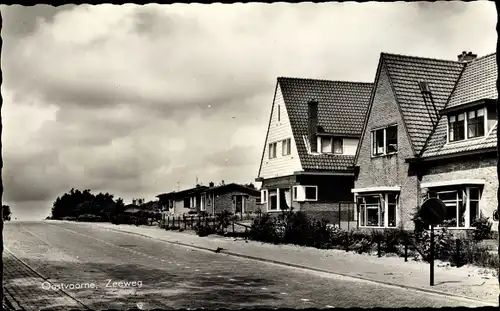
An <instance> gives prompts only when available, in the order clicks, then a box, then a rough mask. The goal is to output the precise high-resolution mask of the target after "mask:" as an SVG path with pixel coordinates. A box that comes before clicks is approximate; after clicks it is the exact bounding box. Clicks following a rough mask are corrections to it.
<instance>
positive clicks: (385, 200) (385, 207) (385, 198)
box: [354, 192, 400, 229]
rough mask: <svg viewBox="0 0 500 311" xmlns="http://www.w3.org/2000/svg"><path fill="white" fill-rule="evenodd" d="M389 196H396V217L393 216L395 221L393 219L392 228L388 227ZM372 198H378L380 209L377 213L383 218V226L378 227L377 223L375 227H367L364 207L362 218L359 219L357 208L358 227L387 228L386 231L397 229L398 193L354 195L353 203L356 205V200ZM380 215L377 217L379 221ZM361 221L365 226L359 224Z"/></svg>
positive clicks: (366, 214) (359, 214)
mask: <svg viewBox="0 0 500 311" xmlns="http://www.w3.org/2000/svg"><path fill="white" fill-rule="evenodd" d="M389 194H394V195H396V210H395V212H396V215H395V219H394V222H395V226H394V227H392V226H391V227H389ZM373 196H378V197H379V198H380V205H382V208H380V209H379V211H381V212H382V213H383V216H384V225H383V226H381V225H380V221H379V223H378V225H377V226H368V225H366V223H367V216H368V212H367V209H366V206H365V209H364V214H365V215H364V217H363V218H361V208H359V211H358V213H357V214H358V217H357V218H358V223H359V227H360V228H387V229H394V228H397V227H398V223H399V207H400V200H399V197H400V192H376V193H364V194H356V195H355V198H354V200H355V202H356V204H357V202H358V198H363V197H373ZM380 218H381V217H380V215H379V219H380ZM361 219H363V220H364V222H365V224H361Z"/></svg>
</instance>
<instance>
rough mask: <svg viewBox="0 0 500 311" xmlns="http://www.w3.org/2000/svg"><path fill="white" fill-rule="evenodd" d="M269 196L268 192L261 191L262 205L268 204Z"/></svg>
mask: <svg viewBox="0 0 500 311" xmlns="http://www.w3.org/2000/svg"><path fill="white" fill-rule="evenodd" d="M267 195H268V193H267V190H261V191H260V202H261V203H262V204H264V203H267Z"/></svg>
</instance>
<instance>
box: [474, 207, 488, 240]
mask: <svg viewBox="0 0 500 311" xmlns="http://www.w3.org/2000/svg"><path fill="white" fill-rule="evenodd" d="M471 225H472V226H473V227H474V228H475V229H474V230H473V232H472V235H473V238H474V240H476V241H481V240H486V239H491V237H492V232H491V226H492V225H493V224H492V223H491V222H490V220H489V217H484V215H483V214H482V213H481V215H480V216H479V218H476V219H475V220H474V221H473V222H472V224H471Z"/></svg>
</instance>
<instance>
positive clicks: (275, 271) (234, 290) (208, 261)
mask: <svg viewBox="0 0 500 311" xmlns="http://www.w3.org/2000/svg"><path fill="white" fill-rule="evenodd" d="M4 236H5V238H4V239H5V246H6V248H7V249H8V250H9V251H11V252H12V253H13V254H14V255H15V256H16V257H18V258H19V259H21V260H22V261H23V262H25V263H26V264H28V265H29V266H30V267H32V268H33V269H34V270H36V271H37V272H39V273H40V274H41V275H43V276H45V277H48V278H49V280H50V282H51V283H52V284H59V286H61V287H63V288H64V291H66V292H67V293H68V294H69V295H71V296H72V297H74V298H75V299H77V300H78V301H80V302H81V303H83V304H84V305H85V306H87V307H89V308H91V309H95V310H99V309H109V308H116V309H128V308H137V307H140V308H146V309H153V308H162V309H177V308H201V307H204V308H207V309H212V308H252V307H269V308H276V307H283V308H330V307H337V308H338V307H386V308H389V307H390V308H399V307H444V306H477V302H472V301H466V300H461V299H457V298H452V297H445V296H440V295H435V294H429V293H424V292H420V291H416V290H409V289H402V288H396V287H389V286H385V285H379V284H376V283H371V282H365V281H360V280H353V279H347V278H344V277H336V276H331V275H327V274H320V273H316V272H307V271H304V270H298V269H294V268H288V267H282V266H278V265H274V264H267V263H262V262H257V261H253V260H247V259H243V258H237V257H232V256H229V255H225V254H220V253H215V252H207V251H199V250H194V249H190V248H186V247H182V246H178V245H172V244H169V243H166V242H162V241H157V240H154V239H149V238H145V237H141V236H137V235H131V234H128V233H123V232H117V231H113V230H109V229H104V228H94V227H90V226H87V225H82V224H78V223H54V222H51V223H48V222H10V223H7V224H6V225H5V231H4ZM353 269H355V267H353ZM9 281H12V280H7V282H9ZM120 281H121V283H120ZM92 284H93V285H94V287H92ZM42 286H44V289H43V290H47V291H50V290H51V289H50V288H48V285H47V284H40V288H41V287H42Z"/></svg>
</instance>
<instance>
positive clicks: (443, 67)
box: [381, 53, 464, 154]
mask: <svg viewBox="0 0 500 311" xmlns="http://www.w3.org/2000/svg"><path fill="white" fill-rule="evenodd" d="M381 57H382V61H383V62H384V64H385V66H386V68H387V71H388V73H389V77H390V79H391V82H392V86H393V88H394V92H395V95H396V98H397V101H398V103H399V105H400V108H401V112H402V115H403V119H404V122H405V125H406V128H407V130H408V134H409V137H410V140H411V143H412V145H413V148H414V151H415V153H416V154H419V153H420V151H421V150H422V148H423V147H424V145H425V142H426V141H427V139H428V137H429V135H430V134H431V132H432V130H433V129H434V125H433V123H432V119H433V120H435V121H437V120H438V114H437V113H436V112H435V111H439V110H441V109H443V108H444V107H445V104H446V102H447V101H448V99H449V97H450V95H451V93H452V91H453V89H454V87H455V85H456V83H457V81H458V79H459V77H460V74H461V73H462V71H463V68H464V63H460V62H457V61H447V60H438V59H430V58H421V57H413V56H404V55H395V54H387V53H382V56H381ZM420 81H422V82H427V84H428V85H429V87H430V90H431V92H432V98H433V102H434V105H435V107H436V110H434V108H433V107H432V106H431V102H430V100H427V106H426V101H424V96H423V95H422V92H421V90H420V86H419V82H420ZM431 116H432V119H431Z"/></svg>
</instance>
